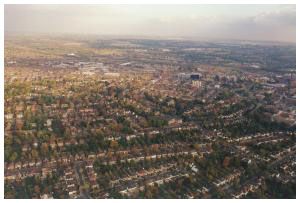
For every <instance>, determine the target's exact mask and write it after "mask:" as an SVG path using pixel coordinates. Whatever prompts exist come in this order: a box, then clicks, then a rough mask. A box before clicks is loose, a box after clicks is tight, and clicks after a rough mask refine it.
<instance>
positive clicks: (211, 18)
mask: <svg viewBox="0 0 300 203" xmlns="http://www.w3.org/2000/svg"><path fill="white" fill-rule="evenodd" d="M4 10H5V15H4V21H5V24H4V26H5V32H7V33H14V32H18V33H20V32H22V33H79V34H100V35H133V36H160V37H183V38H193V39H202V40H212V39H236V40H272V41H287V42H295V41H296V6H295V5H5V7H4Z"/></svg>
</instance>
